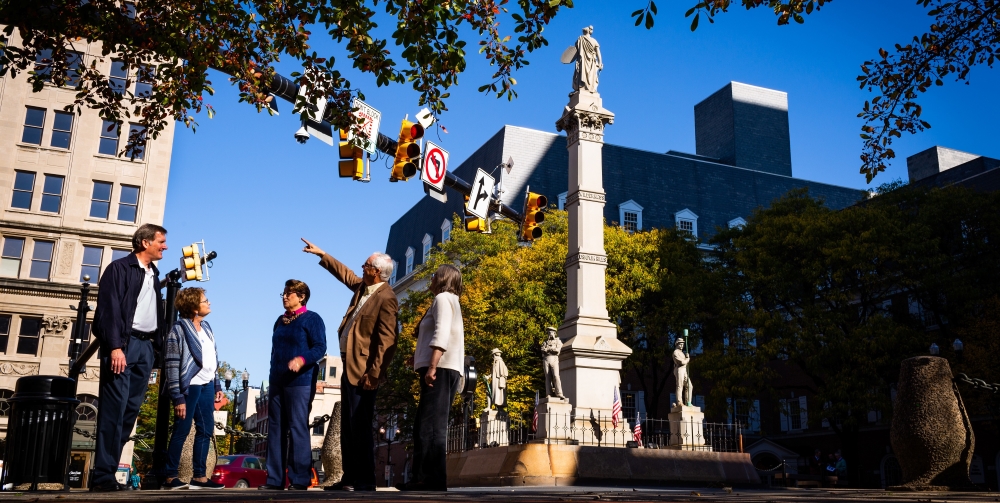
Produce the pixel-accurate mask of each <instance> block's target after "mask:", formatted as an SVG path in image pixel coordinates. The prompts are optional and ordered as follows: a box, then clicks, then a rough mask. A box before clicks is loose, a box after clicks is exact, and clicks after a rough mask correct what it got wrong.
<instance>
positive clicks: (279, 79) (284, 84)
mask: <svg viewBox="0 0 1000 503" xmlns="http://www.w3.org/2000/svg"><path fill="white" fill-rule="evenodd" d="M270 92H271V94H273V95H275V96H277V97H279V98H282V99H284V100H285V101H288V102H289V103H292V104H294V103H295V99H296V97H298V95H299V85H298V84H296V83H295V81H293V80H291V79H289V78H288V77H285V76H283V75H279V74H277V73H275V74H274V78H273V79H272V80H271V88H270ZM335 113H336V111H335V110H334V107H330V106H328V107H326V110H325V111H324V113H323V121H325V122H329V121H330V120H331V119H333V116H334V114H335ZM398 146H399V144H398V143H397V142H396V140H393V139H392V138H390V137H388V136H386V135H384V134H382V133H378V137H377V138H375V148H376V149H377V150H379V151H380V152H382V153H384V154H386V155H388V156H389V157H394V156H395V155H396V149H397V148H398ZM444 185H445V186H446V187H449V188H451V189H452V190H455V191H456V192H458V193H459V194H462V195H463V196H470V197H471V195H472V184H470V183H469V182H466V181H465V180H462V179H461V178H459V177H457V176H455V174H454V173H452V172H451V171H448V172H446V173H445V175H444ZM490 211H494V212H496V213H499V214H501V215H503V216H505V217H507V218H509V219H511V220H513V221H514V222H516V223H517V224H518V225H521V224H522V223H524V215H522V214H521V213H520V212H518V211H517V210H515V209H513V208H511V207H510V206H507V205H505V204H503V203H502V202H499V201H496V200H491V202H490Z"/></svg>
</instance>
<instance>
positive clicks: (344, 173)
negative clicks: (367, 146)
mask: <svg viewBox="0 0 1000 503" xmlns="http://www.w3.org/2000/svg"><path fill="white" fill-rule="evenodd" d="M339 166H340V177H341V178H353V179H354V180H361V179H363V178H364V175H365V151H364V149H362V148H361V147H359V146H357V145H354V144H353V143H351V142H349V141H347V131H345V130H343V129H341V130H340V163H339Z"/></svg>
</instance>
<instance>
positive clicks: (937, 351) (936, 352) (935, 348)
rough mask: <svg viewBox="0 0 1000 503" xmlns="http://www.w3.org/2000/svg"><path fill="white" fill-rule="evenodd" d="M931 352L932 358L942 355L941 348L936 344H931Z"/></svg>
mask: <svg viewBox="0 0 1000 503" xmlns="http://www.w3.org/2000/svg"><path fill="white" fill-rule="evenodd" d="M930 351H931V356H937V355H940V354H941V348H939V347H938V345H937V343H936V342H932V343H931V348H930Z"/></svg>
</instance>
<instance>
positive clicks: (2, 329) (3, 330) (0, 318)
mask: <svg viewBox="0 0 1000 503" xmlns="http://www.w3.org/2000/svg"><path fill="white" fill-rule="evenodd" d="M8 341H10V315H9V314H0V353H6V352H7V342H8Z"/></svg>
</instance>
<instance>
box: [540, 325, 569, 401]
mask: <svg viewBox="0 0 1000 503" xmlns="http://www.w3.org/2000/svg"><path fill="white" fill-rule="evenodd" d="M545 330H546V331H547V332H548V334H549V337H548V338H547V339H545V342H543V343H542V372H543V373H544V374H545V396H547V397H549V396H551V397H555V398H566V397H565V396H563V392H562V382H561V381H560V380H559V353H560V352H561V351H562V341H561V340H559V336H558V335H556V329H555V327H545Z"/></svg>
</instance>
